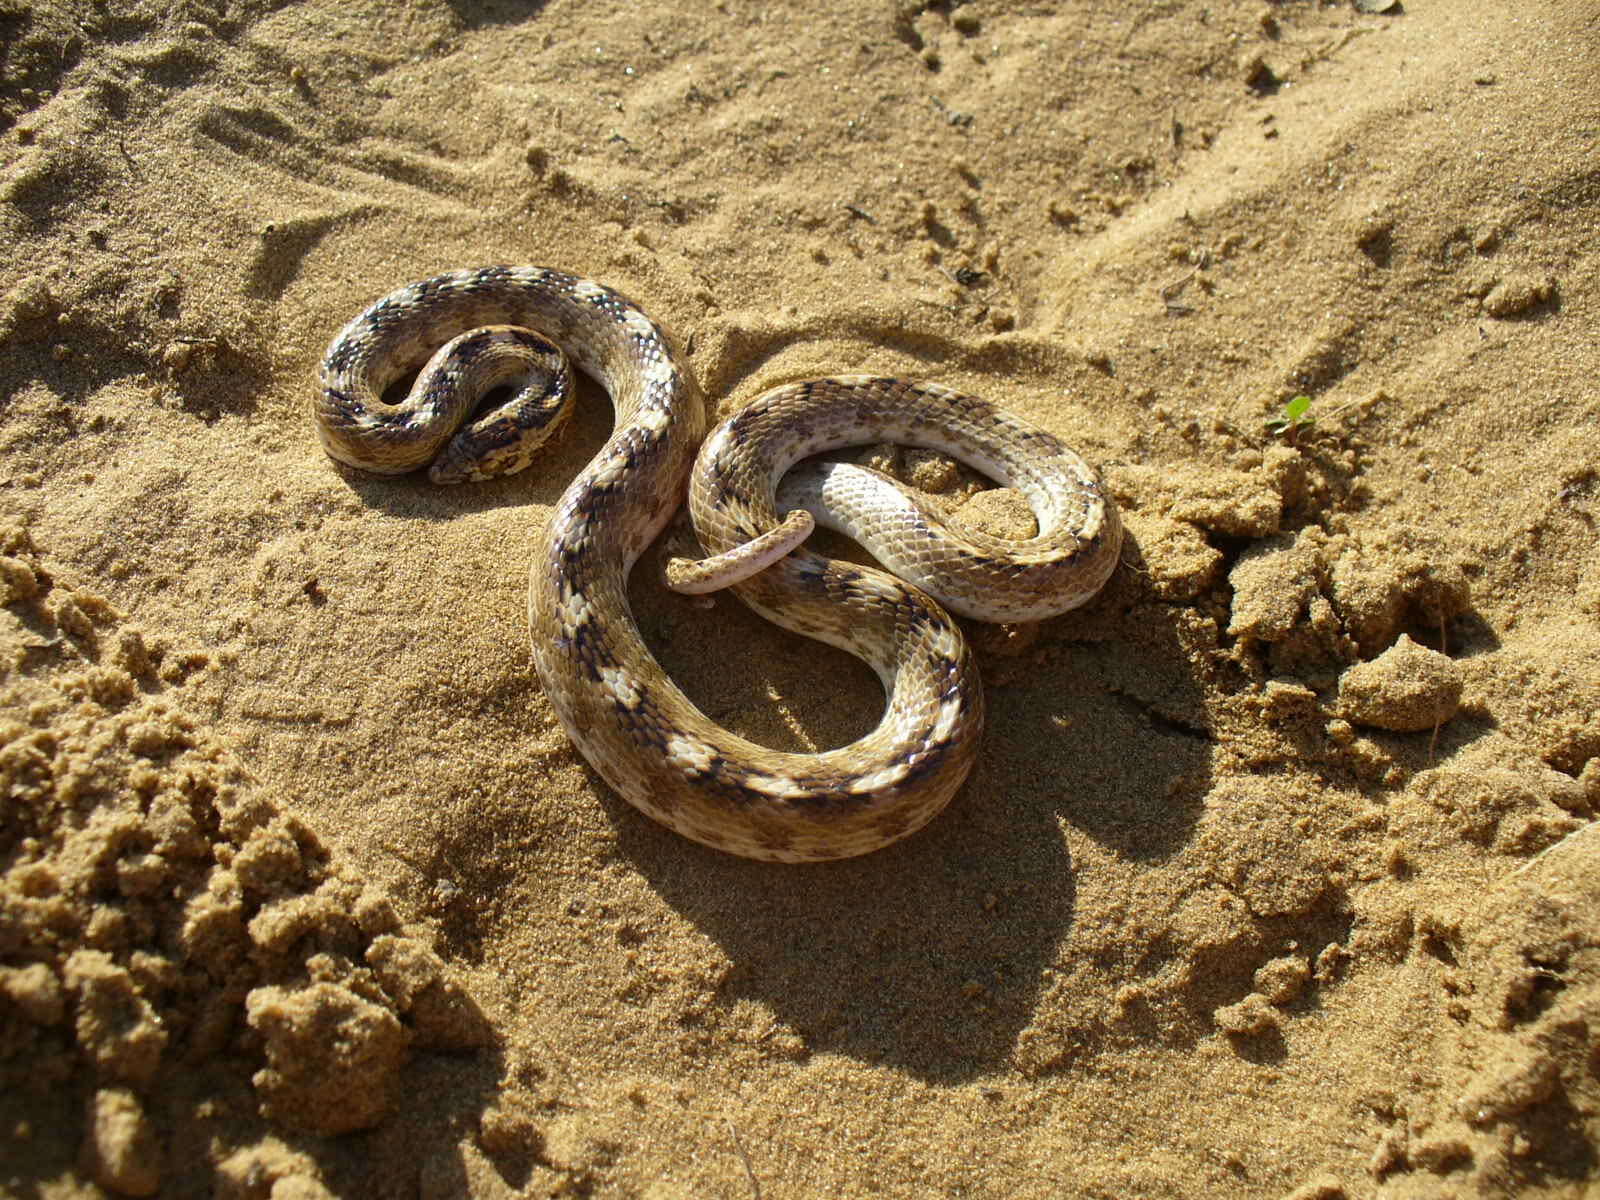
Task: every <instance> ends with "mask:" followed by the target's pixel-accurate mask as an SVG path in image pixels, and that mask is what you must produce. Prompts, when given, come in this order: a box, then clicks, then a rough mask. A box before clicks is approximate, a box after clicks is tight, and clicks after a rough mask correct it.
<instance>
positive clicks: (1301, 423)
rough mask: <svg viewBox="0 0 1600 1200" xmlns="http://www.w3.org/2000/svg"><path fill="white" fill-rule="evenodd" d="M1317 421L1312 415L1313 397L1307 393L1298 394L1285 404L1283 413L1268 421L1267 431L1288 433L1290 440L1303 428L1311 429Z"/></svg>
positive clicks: (1279, 433) (1281, 433)
mask: <svg viewBox="0 0 1600 1200" xmlns="http://www.w3.org/2000/svg"><path fill="white" fill-rule="evenodd" d="M1316 423H1317V419H1316V418H1315V417H1313V416H1312V415H1311V397H1310V396H1306V395H1300V396H1296V397H1295V398H1294V399H1293V400H1290V401H1288V402H1287V403H1286V404H1285V405H1284V406H1283V415H1282V416H1281V417H1273V418H1272V420H1270V421H1268V422H1267V432H1268V433H1272V434H1278V435H1287V436H1288V438H1289V440H1290V441H1293V440H1294V435H1295V434H1297V433H1299V432H1300V431H1301V430H1302V429H1310V428H1311V427H1312V426H1313V425H1315V424H1316Z"/></svg>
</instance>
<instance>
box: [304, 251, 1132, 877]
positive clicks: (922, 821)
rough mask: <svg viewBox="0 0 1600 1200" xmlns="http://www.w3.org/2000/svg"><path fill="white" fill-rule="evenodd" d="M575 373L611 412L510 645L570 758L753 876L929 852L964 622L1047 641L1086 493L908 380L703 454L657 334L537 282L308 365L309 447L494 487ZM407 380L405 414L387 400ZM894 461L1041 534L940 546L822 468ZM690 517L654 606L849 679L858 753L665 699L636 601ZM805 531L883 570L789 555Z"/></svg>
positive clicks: (1014, 436)
mask: <svg viewBox="0 0 1600 1200" xmlns="http://www.w3.org/2000/svg"><path fill="white" fill-rule="evenodd" d="M568 360H570V362H571V363H572V364H574V365H576V367H577V368H578V369H579V370H581V371H582V372H583V373H584V374H586V375H588V376H589V377H591V378H592V379H593V380H594V381H595V382H596V383H598V384H599V385H600V386H601V387H602V388H603V389H604V390H605V391H606V392H607V393H608V394H609V396H610V398H611V402H612V408H613V416H614V420H613V429H612V432H611V434H610V436H609V437H608V439H607V440H606V442H605V444H604V445H603V446H602V447H601V448H600V449H599V450H598V451H597V452H596V453H595V455H594V457H593V458H592V460H591V461H590V462H589V463H588V465H587V466H586V467H585V468H584V469H583V470H582V471H581V472H579V474H578V475H577V476H576V477H575V478H574V479H573V480H572V482H571V483H570V484H569V485H568V486H567V488H566V490H565V491H564V492H563V493H562V495H561V497H560V499H559V500H558V501H557V502H556V504H555V509H554V512H553V514H552V516H551V517H550V521H549V524H548V527H547V529H546V530H545V533H544V536H543V540H542V542H541V543H540V548H539V549H538V550H537V552H536V553H535V554H534V556H533V561H532V563H531V567H530V570H529V588H528V623H529V629H530V633H531V639H532V656H533V665H534V669H535V671H536V673H537V675H538V678H539V681H540V683H541V684H542V686H543V688H544V692H545V695H546V696H547V697H548V699H549V702H550V705H551V706H552V708H553V709H554V711H555V714H556V717H557V718H558V719H559V721H560V723H561V725H562V727H563V728H564V729H565V731H566V733H567V735H568V737H569V738H570V739H571V740H572V742H573V744H574V745H575V746H576V747H577V749H578V751H579V752H580V753H581V755H582V756H583V758H584V759H585V760H586V761H587V762H588V763H589V765H590V766H591V767H592V768H593V769H594V770H595V771H596V772H597V773H598V774H599V775H600V777H601V778H602V779H603V780H604V781H605V782H606V783H607V784H608V785H609V786H610V787H611V788H612V789H613V790H614V791H615V792H616V793H617V794H618V795H620V796H621V797H622V798H623V799H625V800H626V801H628V802H629V803H630V804H631V805H632V806H633V807H634V808H636V809H638V810H640V811H641V812H643V813H644V814H646V815H647V816H649V817H651V818H653V819H654V820H656V821H658V822H660V823H661V824H662V825H665V826H666V827H667V828H669V829H671V830H674V831H676V832H677V833H679V834H681V835H683V836H684V837H687V838H690V839H692V840H693V841H696V842H699V843H702V844H704V845H706V846H711V847H714V848H716V849H718V850H722V851H726V852H729V853H731V854H735V855H739V856H742V857H745V858H752V859H758V860H763V861H768V862H820V861H826V860H832V859H842V858H849V857H853V856H856V855H861V854H866V853H869V852H871V851H875V850H878V849H880V848H882V847H884V846H887V845H890V844H891V843H894V842H896V841H899V840H900V839H902V838H904V837H906V836H908V835H910V834H912V833H914V832H915V831H917V830H919V829H921V828H922V827H924V826H925V825H927V823H928V822H929V821H931V820H932V819H933V818H934V817H935V816H936V815H937V814H938V813H939V812H940V811H941V810H943V809H944V808H945V806H946V805H947V804H948V803H949V801H950V800H951V798H952V797H953V796H954V795H955V794H956V792H957V790H958V789H959V788H960V786H961V784H962V783H963V781H964V780H965V779H966V777H967V775H968V773H969V771H970V770H971V768H972V766H973V763H974V761H975V760H976V756H977V750H978V744H979V739H980V734H981V731H982V726H983V718H984V701H983V691H982V686H981V681H980V679H979V674H978V668H977V665H976V661H975V658H974V655H973V653H972V651H971V649H970V648H969V646H968V644H967V641H966V639H965V637H964V636H963V634H962V630H961V627H960V624H959V623H958V619H957V618H958V617H964V618H970V619H974V620H980V621H995V622H1023V621H1038V620H1042V619H1044V618H1046V617H1051V616H1055V615H1057V614H1059V613H1063V612H1066V611H1068V610H1070V609H1073V608H1075V607H1077V606H1079V605H1081V604H1084V603H1085V602H1087V601H1088V600H1089V599H1091V598H1092V597H1093V596H1094V595H1095V594H1096V593H1097V592H1099V591H1100V589H1101V587H1102V585H1104V583H1105V582H1106V580H1107V579H1108V578H1109V577H1110V575H1111V574H1112V571H1113V570H1114V568H1115V567H1116V565H1117V561H1118V557H1119V553H1120V546H1121V540H1122V525H1121V521H1120V518H1119V515H1118V512H1117V508H1116V505H1115V504H1114V502H1113V501H1112V500H1111V498H1110V497H1109V495H1108V493H1107V489H1106V487H1105V485H1104V483H1103V482H1102V480H1101V478H1100V476H1099V475H1098V473H1097V472H1096V471H1095V470H1094V469H1093V468H1092V467H1091V466H1090V465H1089V464H1088V463H1087V462H1085V460H1084V459H1082V458H1081V457H1079V456H1078V455H1077V454H1076V453H1074V452H1073V451H1072V450H1070V449H1068V448H1067V447H1066V446H1065V445H1063V444H1062V443H1061V442H1060V441H1059V440H1058V439H1057V438H1056V437H1055V436H1054V435H1053V434H1051V433H1049V432H1048V431H1046V430H1044V429H1041V428H1038V427H1036V426H1035V425H1033V424H1031V423H1030V422H1028V421H1026V420H1024V419H1023V418H1021V417H1020V416H1018V415H1016V414H1014V413H1010V412H1008V411H1006V410H1005V409H1002V408H999V407H996V406H995V405H992V404H990V403H988V402H986V401H984V400H982V399H979V398H977V397H974V396H970V395H966V394H963V393H961V392H959V391H956V390H954V389H952V388H949V387H945V386H943V385H940V384H938V383H932V382H922V381H915V380H911V379H906V378H898V377H885V376H870V375H841V376H836V377H832V378H827V379H808V380H800V381H796V382H791V383H785V384H783V385H781V386H777V387H774V388H771V389H770V390H768V391H766V392H764V393H762V394H761V395H760V396H758V397H757V398H756V399H755V400H753V401H752V402H750V403H749V404H747V405H745V406H744V407H742V408H740V409H738V411H736V412H734V413H732V414H731V415H730V416H729V417H728V418H727V419H726V420H724V421H723V422H722V423H720V424H719V425H718V426H717V427H716V428H715V429H714V430H710V431H708V429H707V425H708V413H707V405H706V401H705V399H704V397H703V396H702V394H701V391H700V389H699V387H698V385H697V384H696V382H695V380H694V377H693V376H692V374H691V373H690V371H689V370H688V368H687V367H686V366H685V363H684V359H683V356H682V355H681V354H680V353H679V352H678V351H677V350H676V349H675V348H674V345H673V343H672V342H671V341H670V340H669V338H668V336H667V334H666V333H665V332H664V331H663V330H662V328H661V327H660V326H659V325H657V324H656V322H655V321H653V320H652V319H651V318H650V317H649V316H647V315H646V314H645V312H644V311H643V310H642V309H641V308H640V307H639V306H638V305H636V304H635V303H633V302H632V301H631V300H629V299H627V298H626V297H625V296H623V295H622V294H620V293H619V292H617V291H615V290H613V289H612V288H610V287H607V286H605V285H603V284H601V283H597V282H595V281H593V280H590V279H587V278H585V277H583V276H580V275H575V274H570V273H567V272H564V271H560V270H556V269H553V268H548V267H535V266H487V267H478V268H471V269H465V270H456V271H450V272H447V273H444V274H440V275H436V276H433V277H431V278H429V279H425V280H421V281H419V282H415V283H410V284H408V285H406V286H404V287H402V288H399V289H397V290H395V291H393V292H391V293H390V294H389V295H387V296H385V297H383V298H382V299H380V300H377V301H376V302H374V303H373V304H371V305H370V306H369V307H368V308H366V309H365V310H364V311H363V312H361V313H360V314H359V315H358V316H356V317H355V318H353V319H352V320H350V321H349V323H348V324H346V325H345V326H344V328H343V329H342V330H341V331H340V332H339V333H338V334H337V335H336V336H335V337H334V338H333V340H332V342H331V344H330V345H329V347H328V350H327V352H326V354H325V355H324V356H323V359H322V363H321V368H320V375H319V386H318V388H317V390H316V399H315V402H314V406H313V409H314V418H315V423H316V426H317V431H318V434H319V437H320V440H321V442H322V445H323V447H324V448H325V450H326V451H327V452H328V454H329V455H330V456H331V457H332V458H334V459H335V460H337V461H339V462H341V463H344V464H346V465H347V466H350V467H354V468H357V469H359V470H362V471H367V472H373V473H377V474H389V475H395V474H402V473H405V472H409V471H414V470H418V469H419V468H422V467H424V466H426V467H428V469H429V474H430V477H431V478H433V479H434V480H435V481H436V482H441V483H450V482H463V481H470V480H475V479H480V478H487V477H491V476H495V475H499V474H506V473H510V472H512V471H515V470H518V469H521V468H522V467H523V466H526V465H527V462H528V461H529V460H530V458H531V457H532V456H533V453H534V449H532V448H536V447H538V446H539V445H540V444H541V443H543V442H546V441H548V440H549V438H551V437H552V436H554V435H555V434H556V433H557V431H559V429H560V428H561V427H562V423H563V421H564V419H565V413H566V412H568V411H570V408H571V393H572V390H573V389H572V386H571V380H570V369H569V367H568V366H567V361H568ZM412 372H415V373H416V374H415V380H414V382H413V383H412V384H411V385H410V388H409V391H406V392H405V393H404V394H403V395H399V396H390V397H389V399H386V396H387V395H389V393H390V392H392V391H398V390H399V389H400V388H401V387H402V386H403V382H404V379H405V377H406V376H408V375H410V374H411V373H412ZM884 442H889V443H896V444H903V445H907V446H913V447H921V448H924V449H927V450H933V451H937V452H940V453H943V454H947V455H950V456H952V457H954V458H957V459H960V460H962V461H964V462H966V463H967V464H969V465H970V466H972V467H973V468H975V469H976V470H978V471H980V472H981V473H983V474H985V475H988V476H990V477H991V478H992V479H994V480H995V481H997V482H998V483H1000V484H1001V485H1003V486H1008V487H1012V488H1015V489H1017V490H1018V491H1019V492H1021V494H1022V495H1023V497H1024V498H1025V499H1026V500H1027V501H1028V503H1029V506H1030V507H1031V508H1032V509H1033V512H1034V516H1035V519H1036V521H1037V525H1038V529H1037V532H1036V533H1035V534H1034V535H1033V536H1031V537H1026V538H1016V539H1011V538H1001V537H996V536H993V535H989V534H986V533H984V532H982V531H978V530H975V529H971V528H967V527H964V526H962V525H960V524H959V523H957V522H949V521H946V520H945V518H944V516H943V515H942V514H941V512H940V510H939V507H938V506H937V504H935V503H933V502H931V501H930V500H929V499H928V498H927V497H924V496H921V495H919V494H918V493H916V492H915V491H913V490H911V489H908V488H906V487H905V486H904V485H902V484H900V483H899V482H898V481H896V480H894V479H892V478H891V477H890V476H888V475H885V474H881V473H879V472H877V471H874V470H873V469H871V468H870V467H867V466H862V465H859V464H856V463H851V462H828V461H819V460H818V459H817V458H816V456H818V455H823V454H827V453H829V452H834V451H839V450H842V449H844V448H847V447H852V446H859V445H869V444H879V443H884ZM797 464H798V465H797ZM686 493H687V499H688V505H689V514H690V520H691V524H692V527H693V530H694V535H695V538H696V539H697V540H698V541H699V543H700V546H701V547H702V549H703V550H704V552H705V557H704V558H703V559H701V560H687V559H679V560H676V561H674V562H673V563H672V564H670V565H669V568H668V570H667V577H668V582H669V585H670V586H673V587H675V588H677V589H678V590H682V591H689V592H693V591H708V590H715V589H718V588H721V587H731V588H732V590H733V591H734V592H735V593H736V594H737V595H738V596H739V598H740V599H741V600H742V601H743V602H744V603H745V604H747V605H748V606H749V607H750V608H752V609H753V610H754V611H755V612H757V613H759V614H760V615H762V616H763V617H765V618H767V619H768V620H770V621H772V622H773V623H775V624H777V625H779V626H781V627H783V628H785V629H789V630H792V631H794V632H796V633H800V634H803V635H806V636H808V637H811V638H814V639H817V640H819V641H822V642H825V643H827V644H829V645H832V646H836V647H838V648H840V649H842V650H845V651H847V652H849V653H850V654H853V655H855V656H856V657H857V658H859V659H861V660H862V661H863V662H865V663H866V664H867V665H868V666H869V667H871V668H872V670H873V671H874V673H875V674H876V675H877V677H878V679H879V680H880V682H881V683H882V686H883V690H884V694H885V706H884V712H883V716H882V718H881V719H880V720H879V722H878V724H877V725H876V727H874V728H873V729H872V730H871V731H870V732H868V733H866V734H865V735H864V736H862V737H860V738H859V739H858V740H856V741H854V742H851V743H849V744H848V745H845V746H841V747H837V748H832V749H825V750H821V751H818V752H814V753H805V752H790V751H780V750H776V749H772V748H769V747H766V746H762V745H760V744H758V743H755V742H752V741H750V740H748V739H746V738H744V737H741V736H739V735H738V734H736V733H734V732H732V731H730V730H728V729H727V728H725V727H723V726H721V725H719V724H718V723H717V722H716V721H714V720H712V719H711V718H710V717H708V716H706V715H705V714H704V713H703V712H702V711H701V710H700V709H699V708H697V707H696V706H695V704H694V703H693V702H692V701H691V700H690V699H689V698H688V697H687V696H686V695H685V694H684V693H683V691H682V690H681V689H680V688H679V687H678V686H677V685H676V684H675V683H674V682H673V681H672V679H671V678H670V677H669V676H668V674H667V672H666V671H665V670H664V669H663V668H662V666H661V665H660V663H659V662H658V661H657V660H656V658H655V656H654V655H653V654H652V653H651V651H650V648H649V646H648V645H647V644H646V642H645V639H644V637H643V636H642V634H641V632H640V629H639V626H638V624H637V622H636V621H635V619H634V616H633V614H632V611H631V609H630V607H629V603H628V598H627V587H628V579H629V576H630V573H631V572H632V570H633V567H634V565H635V563H636V562H637V561H638V560H639V558H640V556H641V555H642V554H643V553H644V552H645V550H646V549H647V548H648V547H649V546H650V545H651V544H652V543H654V542H655V540H656V538H657V537H658V536H659V535H660V534H661V533H662V531H663V530H664V529H665V527H666V525H667V524H668V522H669V521H670V520H671V519H672V518H673V517H674V515H675V514H676V513H677V511H678V510H679V508H680V507H681V506H682V505H683V503H684V498H685V494H686ZM819 524H820V525H823V526H826V527H828V528H831V529H834V530H838V531H841V532H843V533H845V534H846V535H847V536H849V537H852V538H854V539H855V540H856V541H857V542H859V543H860V544H861V545H862V546H863V547H864V548H865V549H866V550H867V551H868V552H869V553H870V554H871V555H872V556H873V557H874V558H875V559H876V560H877V562H878V564H880V566H881V567H882V568H883V569H879V568H878V567H872V566H866V565H861V564H858V563H855V562H853V561H848V560H843V559H837V558H830V557H827V556H824V555H821V554H819V553H817V552H815V551H813V550H810V549H807V548H806V547H805V546H804V545H803V544H801V543H802V542H803V541H804V539H805V537H806V535H807V534H808V533H809V531H810V530H811V528H812V527H813V526H814V525H819ZM953 614H954V615H953Z"/></svg>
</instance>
